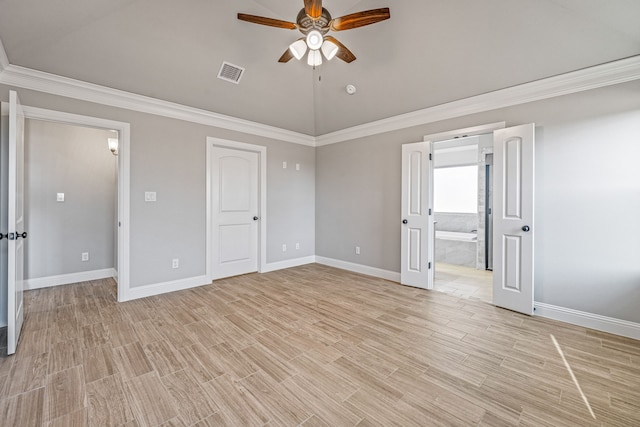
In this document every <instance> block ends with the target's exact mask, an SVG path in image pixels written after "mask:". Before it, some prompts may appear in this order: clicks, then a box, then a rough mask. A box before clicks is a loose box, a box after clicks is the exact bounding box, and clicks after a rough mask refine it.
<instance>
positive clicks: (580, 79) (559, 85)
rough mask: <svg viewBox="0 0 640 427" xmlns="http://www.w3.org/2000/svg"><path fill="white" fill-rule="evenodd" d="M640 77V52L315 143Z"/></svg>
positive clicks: (323, 137)
mask: <svg viewBox="0 0 640 427" xmlns="http://www.w3.org/2000/svg"><path fill="white" fill-rule="evenodd" d="M637 79H640V55H636V56H632V57H629V58H625V59H620V60H617V61H613V62H608V63H606V64H601V65H596V66H593V67H589V68H584V69H581V70H577V71H572V72H569V73H565V74H560V75H557V76H553V77H548V78H545V79H541V80H536V81H533V82H530V83H524V84H521V85H518V86H512V87H509V88H506V89H501V90H497V91H493V92H488V93H485V94H482V95H477V96H472V97H470V98H465V99H461V100H458V101H453V102H448V103H446V104H441V105H437V106H434V107H429V108H425V109H422V110H417V111H413V112H411V113H406V114H401V115H398V116H393V117H389V118H386V119H382V120H377V121H374V122H370V123H365V124H363V125H359V126H354V127H350V128H347V129H342V130H339V131H336V132H331V133H327V134H324V135H321V136H318V137H316V146H317V147H320V146H323V145H329V144H336V143H338V142H344V141H349V140H352V139H356V138H362V137H366V136H371V135H375V134H380V133H384V132H390V131H394V130H399V129H405V128H408V127H412V126H419V125H424V124H427V123H433V122H437V121H441V120H447V119H452V118H456V117H462V116H466V115H469V114H476V113H483V112H485V111H490V110H496V109H499V108H505V107H511V106H514V105H519V104H526V103H528V102H533V101H540V100H543V99H548V98H553V97H556V96H561V95H568V94H571V93H576V92H582V91H586V90H590V89H596V88H599V87H604V86H610V85H614V84H619V83H624V82H628V81H632V80H637Z"/></svg>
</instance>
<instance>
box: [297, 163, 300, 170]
mask: <svg viewBox="0 0 640 427" xmlns="http://www.w3.org/2000/svg"><path fill="white" fill-rule="evenodd" d="M296 170H297V171H299V170H300V163H296Z"/></svg>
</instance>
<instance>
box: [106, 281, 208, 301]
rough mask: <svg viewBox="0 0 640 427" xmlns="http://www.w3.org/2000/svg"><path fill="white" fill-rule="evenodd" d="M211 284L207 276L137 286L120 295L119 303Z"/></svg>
mask: <svg viewBox="0 0 640 427" xmlns="http://www.w3.org/2000/svg"><path fill="white" fill-rule="evenodd" d="M210 283H211V280H209V279H207V276H197V277H189V278H187V279H179V280H172V281H170V282H162V283H154V284H152V285H144V286H136V287H135V288H129V289H127V292H126V295H119V298H118V301H120V302H123V301H130V300H134V299H138V298H145V297H150V296H154V295H160V294H166V293H167V292H175V291H182V290H184V289H190V288H197V287H198V286H204V285H208V284H210Z"/></svg>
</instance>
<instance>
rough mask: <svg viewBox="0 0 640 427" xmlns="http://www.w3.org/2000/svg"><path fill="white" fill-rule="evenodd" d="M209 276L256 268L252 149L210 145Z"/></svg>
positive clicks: (254, 159)
mask: <svg viewBox="0 0 640 427" xmlns="http://www.w3.org/2000/svg"><path fill="white" fill-rule="evenodd" d="M211 155H212V159H211V165H212V180H211V192H212V193H211V201H212V206H211V208H212V209H211V212H212V224H213V227H212V249H213V253H212V257H213V263H212V267H213V278H214V279H219V278H223V277H229V276H237V275H240V274H246V273H251V272H254V271H257V270H258V225H259V215H260V212H259V208H258V206H259V203H258V198H259V194H258V188H259V186H258V164H259V162H258V160H259V155H258V153H255V152H249V151H242V150H233V149H230V148H223V147H213V149H212V151H211Z"/></svg>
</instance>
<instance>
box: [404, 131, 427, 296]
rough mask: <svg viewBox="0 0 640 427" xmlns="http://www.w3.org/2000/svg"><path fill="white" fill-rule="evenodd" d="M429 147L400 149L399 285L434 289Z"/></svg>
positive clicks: (416, 144) (423, 144)
mask: <svg viewBox="0 0 640 427" xmlns="http://www.w3.org/2000/svg"><path fill="white" fill-rule="evenodd" d="M430 157H431V143H430V142H416V143H413V144H403V145H402V224H401V227H402V228H401V230H402V232H401V245H402V246H401V266H400V283H402V284H403V285H409V286H416V287H419V288H426V289H433V269H432V268H431V266H432V265H433V251H432V246H431V245H430V242H433V240H434V236H433V220H432V215H431V209H430V207H431V206H432V195H431V188H432V185H431V182H432V176H433V175H432V167H431V160H430Z"/></svg>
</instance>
